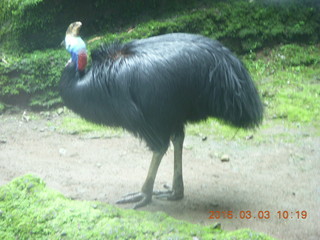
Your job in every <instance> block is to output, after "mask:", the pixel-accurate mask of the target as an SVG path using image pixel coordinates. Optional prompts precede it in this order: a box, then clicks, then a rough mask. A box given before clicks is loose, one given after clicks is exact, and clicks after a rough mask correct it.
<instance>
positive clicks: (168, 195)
mask: <svg viewBox="0 0 320 240" xmlns="http://www.w3.org/2000/svg"><path fill="white" fill-rule="evenodd" d="M153 195H155V196H156V198H157V199H160V200H169V201H175V200H179V199H182V198H183V194H177V193H176V192H174V191H173V190H168V191H156V192H153Z"/></svg>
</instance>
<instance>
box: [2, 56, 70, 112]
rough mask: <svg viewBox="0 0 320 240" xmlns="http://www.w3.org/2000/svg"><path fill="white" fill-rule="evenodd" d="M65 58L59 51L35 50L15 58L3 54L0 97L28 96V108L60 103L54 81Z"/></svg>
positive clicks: (58, 76) (55, 81) (58, 77)
mask: <svg viewBox="0 0 320 240" xmlns="http://www.w3.org/2000/svg"><path fill="white" fill-rule="evenodd" d="M67 57H68V55H67V54H66V52H65V51H62V50H46V51H35V52H33V53H30V54H23V55H21V56H19V57H17V56H10V55H6V57H5V59H6V60H5V62H4V61H2V62H0V75H1V79H0V96H2V97H5V98H10V97H11V98H12V97H14V96H18V95H19V94H21V93H24V94H27V95H29V96H30V98H31V99H30V106H32V107H42V108H43V107H47V108H48V107H52V106H54V105H56V104H57V103H61V100H60V97H59V94H58V92H57V81H58V80H59V79H60V75H61V71H62V69H63V67H64V65H65V62H66V61H67Z"/></svg>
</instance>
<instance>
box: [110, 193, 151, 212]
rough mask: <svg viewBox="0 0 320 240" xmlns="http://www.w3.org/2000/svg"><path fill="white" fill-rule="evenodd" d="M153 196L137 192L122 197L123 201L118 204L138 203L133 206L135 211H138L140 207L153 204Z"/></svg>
mask: <svg viewBox="0 0 320 240" xmlns="http://www.w3.org/2000/svg"><path fill="white" fill-rule="evenodd" d="M151 199H152V195H149V194H146V193H143V192H136V193H129V194H127V195H125V196H123V197H122V199H120V200H118V201H117V202H116V203H117V204H125V203H137V204H136V205H134V206H133V209H137V208H140V207H144V206H146V205H148V204H149V203H150V202H151Z"/></svg>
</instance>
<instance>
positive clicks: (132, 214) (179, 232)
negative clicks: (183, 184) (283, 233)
mask: <svg viewBox="0 0 320 240" xmlns="http://www.w3.org/2000/svg"><path fill="white" fill-rule="evenodd" d="M0 238H1V239H7V240H11V239H20V240H24V239H39V240H40V239H66V240H67V239H97V240H98V239H192V238H196V239H217V240H219V239H226V240H227V239H238V240H241V239H252V240H255V239H257V240H258V239H259V240H269V239H270V240H271V239H273V238H271V237H268V236H266V235H264V234H260V233H256V232H252V231H251V230H248V229H240V230H237V231H234V232H225V231H222V230H221V229H217V228H214V227H212V226H201V225H196V224H190V223H187V222H184V221H179V220H175V219H173V218H171V217H169V216H167V215H166V214H164V213H160V212H157V213H149V212H143V211H134V210H124V209H120V208H117V207H113V206H110V205H108V204H104V203H100V202H88V201H73V200H70V199H67V198H65V197H64V196H63V195H61V194H60V193H58V192H55V191H53V190H50V189H48V188H47V187H46V184H45V183H44V182H43V181H42V180H41V179H39V178H37V177H34V176H32V175H26V176H23V177H20V178H17V179H15V180H13V181H12V182H11V183H9V184H8V185H5V186H2V187H1V188H0Z"/></svg>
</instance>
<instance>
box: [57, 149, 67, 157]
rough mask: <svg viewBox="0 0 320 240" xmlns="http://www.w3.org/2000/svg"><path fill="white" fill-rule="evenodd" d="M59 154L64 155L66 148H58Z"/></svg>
mask: <svg viewBox="0 0 320 240" xmlns="http://www.w3.org/2000/svg"><path fill="white" fill-rule="evenodd" d="M59 154H60V156H62V157H63V156H65V155H66V154H67V150H66V149H64V148H60V149H59Z"/></svg>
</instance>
